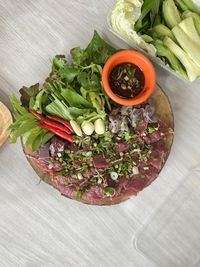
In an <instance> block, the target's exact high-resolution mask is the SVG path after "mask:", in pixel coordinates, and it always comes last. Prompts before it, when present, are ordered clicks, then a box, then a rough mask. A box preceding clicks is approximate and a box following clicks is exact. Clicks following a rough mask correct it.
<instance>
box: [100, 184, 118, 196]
mask: <svg viewBox="0 0 200 267" xmlns="http://www.w3.org/2000/svg"><path fill="white" fill-rule="evenodd" d="M103 192H104V196H105V197H111V196H114V194H115V189H114V188H113V187H109V186H107V187H105V188H104V190H103Z"/></svg>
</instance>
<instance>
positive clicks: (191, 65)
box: [163, 37, 200, 81]
mask: <svg viewBox="0 0 200 267" xmlns="http://www.w3.org/2000/svg"><path fill="white" fill-rule="evenodd" d="M163 42H164V45H165V46H166V47H168V48H169V50H170V51H171V52H172V53H173V54H174V55H175V56H176V57H177V58H178V59H179V60H180V62H181V63H182V64H183V66H184V67H185V69H186V72H187V75H188V78H189V80H190V81H194V80H195V79H196V78H197V77H198V76H200V68H199V67H198V65H197V64H196V63H195V62H194V61H193V60H192V59H191V58H190V57H189V56H188V54H187V53H186V52H185V51H184V50H183V49H181V48H180V47H179V46H178V45H177V44H176V43H175V42H174V41H173V40H171V39H170V38H169V37H166V38H165V39H164V41H163Z"/></svg>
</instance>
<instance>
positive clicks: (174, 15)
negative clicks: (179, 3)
mask: <svg viewBox="0 0 200 267" xmlns="http://www.w3.org/2000/svg"><path fill="white" fill-rule="evenodd" d="M162 9H163V17H164V19H165V21H166V24H167V26H168V27H169V28H170V29H172V28H173V27H175V26H176V25H178V24H179V23H180V22H181V17H180V14H179V11H178V9H177V7H176V5H175V3H174V1H173V0H164V2H163V7H162Z"/></svg>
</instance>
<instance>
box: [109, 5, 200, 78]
mask: <svg viewBox="0 0 200 267" xmlns="http://www.w3.org/2000/svg"><path fill="white" fill-rule="evenodd" d="M182 11H184V12H182ZM191 11H193V12H191ZM194 12H196V13H194ZM198 13H199V10H198V9H197V8H196V6H195V5H194V4H193V2H192V0H182V1H181V0H163V1H160V0H143V1H140V0H131V1H130V0H116V5H115V7H114V9H113V11H112V15H111V24H112V27H113V29H114V30H115V31H116V32H117V33H118V34H120V35H121V36H122V37H123V38H125V39H126V40H128V42H129V44H130V45H133V47H135V45H137V47H138V48H140V49H143V50H144V51H145V52H147V53H148V54H149V55H150V56H153V57H155V56H158V57H159V58H160V59H161V60H162V61H163V62H164V63H165V64H169V65H170V67H171V68H172V69H174V70H175V71H177V72H179V73H180V74H181V75H182V76H183V77H185V78H186V79H188V76H187V75H186V74H185V70H184V68H185V66H182V65H181V64H180V62H179V61H180V60H179V58H177V57H176V55H175V54H172V53H171V52H169V50H167V49H166V47H163V45H161V44H159V40H161V41H163V40H164V38H165V37H169V38H170V39H171V40H173V41H174V42H175V43H177V44H179V47H180V48H181V49H182V48H183V51H184V53H185V52H186V54H187V55H189V57H191V58H192V59H193V60H194V61H195V62H196V64H199V53H198V48H197V46H196V45H195V44H194V42H195V43H198V46H199V42H200V41H199V40H200V16H199V15H198ZM185 18H189V19H188V20H187V21H182V19H185ZM192 20H193V22H192ZM176 26H177V27H180V28H181V30H183V31H184V33H185V34H187V35H188V36H189V37H190V38H189V39H188V40H186V35H185V37H184V33H181V32H180V31H179V32H177V33H176V36H174V31H176V28H175V30H174V29H173V28H174V27H176ZM178 39H180V40H178ZM182 40H184V41H182ZM157 41H158V42H157ZM192 48H193V49H192ZM156 50H157V51H156ZM195 58H196V60H195ZM197 72H198V71H197ZM197 72H196V73H197ZM194 76H195V75H194ZM196 77H197V76H196Z"/></svg>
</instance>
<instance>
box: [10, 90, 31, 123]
mask: <svg viewBox="0 0 200 267" xmlns="http://www.w3.org/2000/svg"><path fill="white" fill-rule="evenodd" d="M10 102H11V104H12V107H13V109H14V112H15V116H16V118H17V117H19V116H20V115H24V114H26V113H27V112H28V111H27V110H26V109H25V108H24V107H23V106H22V105H21V103H20V102H19V100H18V99H17V98H16V96H15V95H12V96H11V97H10Z"/></svg>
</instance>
